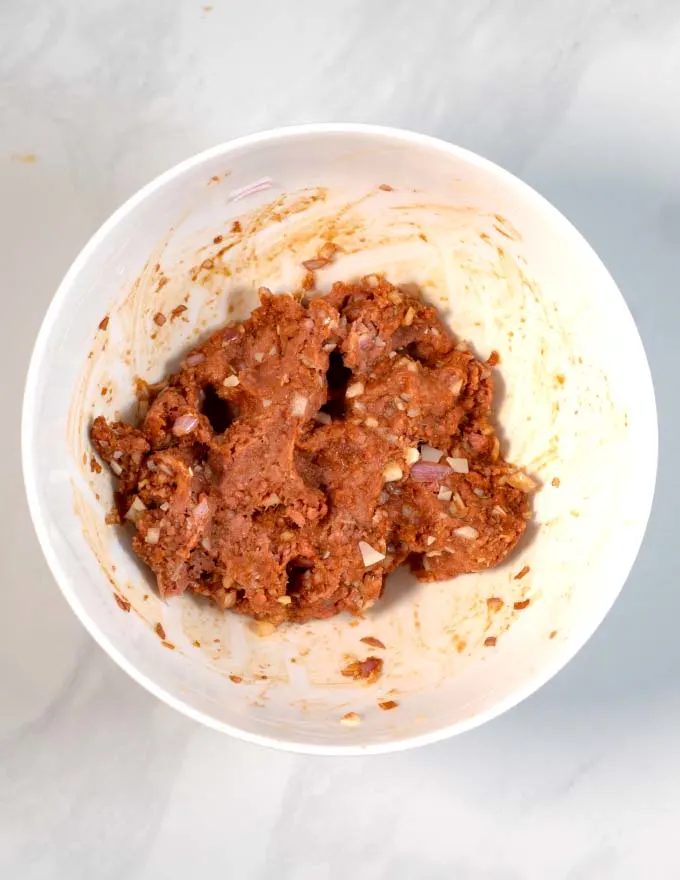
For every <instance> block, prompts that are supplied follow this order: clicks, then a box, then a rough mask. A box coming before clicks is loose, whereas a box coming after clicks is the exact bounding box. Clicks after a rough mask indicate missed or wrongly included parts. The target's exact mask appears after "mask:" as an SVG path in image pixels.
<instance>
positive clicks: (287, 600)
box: [276, 596, 293, 605]
mask: <svg viewBox="0 0 680 880" xmlns="http://www.w3.org/2000/svg"><path fill="white" fill-rule="evenodd" d="M276 601H277V602H278V603H279V605H290V603H291V602H292V601H293V600H292V599H291V598H290V596H279V598H278V599H277V600H276Z"/></svg>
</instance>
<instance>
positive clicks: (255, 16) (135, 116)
mask: <svg viewBox="0 0 680 880" xmlns="http://www.w3.org/2000/svg"><path fill="white" fill-rule="evenodd" d="M679 46H680V6H678V4H677V3H676V2H675V0H643V2H641V0H635V2H633V0H617V2H614V0H612V2H606V0H590V2H586V0H582V2H581V0H577V2H573V3H564V2H561V0H543V2H535V0H474V2H465V3H463V2H451V0H449V2H446V0H429V2H428V3H421V4H415V3H408V2H405V0H404V2H394V0H393V2H387V0H338V2H336V3H334V4H332V6H331V5H326V4H321V3H318V2H311V0H297V2H293V3H280V2H273V0H255V2H249V3H245V2H235V0H213V3H212V8H211V9H209V8H208V4H205V5H202V4H201V2H195V3H194V2H162V0H145V2H139V0H136V2H132V0H117V2H114V0H99V2H85V0H35V2H32V3H14V2H12V0H0V281H1V285H2V286H1V288H0V296H1V297H2V300H3V304H4V307H5V308H4V310H3V318H4V320H3V324H4V327H5V335H4V339H3V347H2V349H1V350H0V359H1V363H2V372H3V375H4V376H8V377H10V378H13V379H15V380H16V387H14V388H9V387H7V386H5V388H4V390H3V395H4V397H3V412H4V414H5V425H6V428H5V431H3V432H1V433H0V460H2V461H3V462H4V465H5V467H4V483H5V497H6V499H10V500H9V501H6V502H5V505H4V506H3V511H2V514H1V516H2V528H0V548H1V554H2V555H1V557H0V558H2V560H3V569H2V575H3V578H2V580H3V590H2V597H3V602H2V609H3V610H2V614H1V615H0V681H1V687H0V700H1V703H0V876H2V877H8V878H10V877H11V878H14V877H16V878H22V880H23V878H25V880H34V878H49V880H52V878H69V880H78V878H81V877H82V878H88V880H91V878H115V880H121V878H131V880H142V878H156V877H165V878H174V877H178V878H179V877H186V876H191V877H197V876H201V875H203V874H210V875H211V876H212V875H215V874H216V873H217V872H219V876H226V877H233V878H238V880H241V878H243V880H265V878H277V880H344V878H352V880H383V878H388V877H389V878H394V877H398V878H401V877H403V878H410V877H413V876H416V875H419V876H424V877H427V878H433V880H439V878H441V880H453V878H455V880H458V878H461V880H467V878H472V880H477V878H480V880H546V878H550V880H567V878H568V880H591V878H592V880H608V878H613V880H637V878H639V877H642V876H647V875H652V876H654V877H655V878H675V877H678V876H680V854H679V852H678V849H677V846H676V845H675V844H674V842H673V841H674V837H675V836H676V835H677V827H678V824H679V823H680V748H678V734H677V731H678V730H679V729H680V686H679V685H678V669H680V642H679V640H678V638H677V629H678V619H679V617H680V591H679V590H678V589H677V585H678V582H679V575H680V565H679V564H678V559H677V555H676V545H677V538H676V531H677V528H676V522H677V501H676V497H677V495H678V492H680V469H679V467H678V464H677V458H678V457H677V439H676V437H677V435H678V431H679V429H680V419H679V418H678V415H677V404H676V402H675V401H676V398H677V391H676V385H677V382H676V380H675V371H674V366H675V365H674V358H675V356H676V350H677V347H678V346H677V340H678V338H679V337H678V330H677V327H678V323H679V321H680V297H679V296H678V278H679V277H680V246H679V245H680V173H679V167H680V166H679V163H680V159H679V157H680V51H679V50H678V47H679ZM327 120H337V121H341V120H350V121H366V122H378V123H385V124H391V125H398V126H403V127H407V128H413V129H418V130H421V131H424V132H427V133H431V134H435V135H439V136H441V137H444V138H447V139H450V140H452V141H454V142H456V143H459V144H462V145H464V146H467V147H470V148H472V149H474V150H477V151H478V152H480V153H482V154H484V155H486V156H488V157H489V158H491V159H494V160H496V161H498V162H500V163H501V164H503V165H505V166H506V167H508V168H509V169H510V170H512V171H515V172H516V173H518V174H520V175H521V176H523V177H524V178H525V179H526V180H527V181H528V182H529V183H531V184H533V185H534V186H536V187H537V188H538V189H539V190H540V191H541V192H543V193H544V194H545V195H546V196H547V197H548V198H550V199H551V200H552V201H553V202H554V203H555V204H556V205H557V206H558V207H559V208H560V209H561V210H563V211H564V213H566V214H567V216H568V217H570V219H572V220H573V221H574V222H575V223H576V225H577V226H578V227H579V228H580V229H581V230H582V231H583V232H584V234H585V235H586V236H587V237H588V238H589V240H590V241H591V242H592V243H593V245H594V246H595V248H596V249H597V250H598V251H599V253H600V254H601V256H602V257H603V259H604V260H605V262H606V263H607V265H608V266H609V268H610V270H611V271H612V273H613V275H614V276H615V278H616V280H617V281H618V283H619V285H620V287H621V289H622V291H623V293H624V295H625V297H626V299H627V301H628V303H629V305H630V307H631V309H632V311H633V313H634V315H635V318H636V320H637V322H638V326H639V327H640V331H641V333H642V335H643V338H644V341H645V345H646V348H647V352H648V355H649V358H650V362H651V365H652V369H653V372H654V377H655V383H656V389H657V396H658V405H659V411H660V420H661V467H660V476H659V484H658V490H657V497H656V503H655V508H654V512H653V515H652V519H651V523H650V528H649V532H648V536H647V539H646V541H645V544H644V546H643V549H642V552H641V554H640V557H639V559H638V562H637V564H636V566H635V569H634V571H633V574H632V576H631V578H630V580H629V582H628V584H627V586H626V588H625V590H624V592H623V594H622V596H621V598H620V600H619V601H618V602H617V604H616V606H615V608H614V609H613V611H612V613H611V614H610V615H609V617H608V618H607V620H606V622H605V623H604V624H603V626H602V627H601V629H600V630H599V632H598V633H597V634H596V636H595V637H594V638H593V640H592V641H591V642H590V643H589V645H588V646H587V647H586V648H585V649H584V650H583V652H582V653H581V654H580V655H579V656H578V657H577V658H576V659H575V660H574V661H573V662H572V663H571V664H570V665H569V667H568V668H567V669H566V670H565V671H564V672H562V673H561V674H560V675H559V676H558V677H557V678H556V679H555V680H553V681H552V682H551V683H550V684H549V685H548V686H546V687H545V688H544V689H543V690H542V691H541V692H540V693H538V694H537V695H535V696H534V697H532V698H531V699H530V700H528V701H526V702H525V703H524V704H522V705H521V706H520V707H518V708H517V709H515V710H513V711H512V712H510V713H509V714H507V715H505V716H503V717H502V718H500V719H498V720H497V721H495V722H493V723H491V724H489V725H486V726H485V727H483V728H481V729H479V730H476V731H474V732H472V733H470V734H467V735H465V736H463V737H460V738H458V739H456V740H453V741H450V742H448V743H442V744H440V745H437V746H432V747H429V748H426V749H422V750H420V751H415V752H411V753H406V754H400V755H394V756H386V757H375V758H370V759H353V760H340V759H311V758H304V757H297V756H292V755H286V754H278V753H275V752H272V751H268V750H264V749H259V748H255V747H251V746H247V745H244V744H241V743H237V742H232V741H231V740H229V739H227V738H226V737H224V736H221V735H219V734H217V733H214V732H212V731H209V730H205V729H202V728H200V727H198V726H197V725H195V724H194V723H192V722H190V721H189V720H188V719H186V718H184V717H181V716H179V715H178V714H176V713H174V712H173V711H172V710H170V709H169V708H167V707H165V706H164V705H162V704H160V703H159V702H157V701H156V700H154V699H153V698H152V697H151V696H150V695H148V694H147V693H145V692H144V691H142V690H141V689H140V688H139V687H138V686H137V685H135V684H134V683H133V682H132V681H130V680H129V679H128V678H127V677H126V676H125V675H124V674H123V673H122V672H121V671H119V670H118V669H117V668H116V667H115V666H114V665H113V664H112V663H111V662H110V661H109V660H108V658H107V657H106V656H105V655H104V654H103V652H102V651H101V650H100V649H99V648H98V647H96V646H95V645H94V644H93V643H92V641H91V640H90V638H89V637H88V636H87V635H86V634H85V632H84V631H83V630H82V628H81V626H80V624H79V623H78V622H77V621H76V619H75V617H74V616H73V614H72V613H71V612H70V610H69V609H68V608H67V607H66V604H65V602H64V601H63V600H62V598H61V596H60V594H59V592H58V590H57V588H56V586H55V585H54V583H53V581H52V579H51V577H50V575H49V572H48V571H47V567H46V565H45V564H44V562H43V560H42V557H41V555H40V552H39V549H38V546H37V542H36V539H35V538H34V535H33V531H32V528H31V525H30V522H29V519H28V513H27V510H26V507H25V504H24V502H23V496H22V490H21V478H20V469H19V438H18V420H19V408H20V398H21V391H22V389H21V385H22V382H23V375H24V372H25V368H26V365H27V361H28V356H29V352H30V348H31V345H32V342H33V339H34V336H35V333H36V331H37V328H38V325H39V322H40V319H41V317H42V315H43V313H44V310H45V308H46V306H47V303H48V301H49V299H50V297H51V295H52V292H53V290H54V288H55V287H56V285H57V284H58V282H59V280H60V278H61V276H62V274H63V272H64V271H65V270H66V268H67V267H68V264H69V263H70V261H71V260H72V258H73V257H74V256H75V254H76V252H77V251H78V249H79V248H80V246H81V245H82V244H83V243H84V241H85V240H86V238H87V237H88V236H89V234H90V233H91V232H92V231H94V229H95V228H96V226H97V225H98V224H99V223H100V222H101V221H102V220H103V219H105V217H106V216H107V215H108V214H109V213H110V212H111V211H112V210H113V209H114V208H115V207H116V206H117V205H118V204H119V203H120V202H122V201H123V200H124V199H125V198H126V197H127V196H128V195H130V194H131V193H132V192H133V191H134V190H135V189H136V188H137V187H139V186H140V185H142V184H143V183H144V182H146V181H147V180H148V179H149V178H150V177H152V176H153V175H155V174H156V173H158V172H159V171H161V170H163V169H165V168H166V167H168V166H169V165H171V164H172V163H174V162H176V161H178V160H179V159H181V158H184V157H185V156H187V155H190V154H191V153H193V152H196V151H197V150H199V149H201V148H203V147H206V146H209V145H211V144H213V143H216V142H218V141H221V140H225V139H227V138H229V137H232V136H235V135H239V134H243V133H246V132H250V131H254V130H257V129H261V128H269V127H272V126H275V125H280V124H284V123H292V122H302V121H327ZM10 315H11V316H10ZM634 466H635V463H634V462H631V467H634Z"/></svg>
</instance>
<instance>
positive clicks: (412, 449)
mask: <svg viewBox="0 0 680 880" xmlns="http://www.w3.org/2000/svg"><path fill="white" fill-rule="evenodd" d="M404 458H405V459H406V464H415V463H416V462H417V461H418V460H419V459H420V451H419V449H418V447H417V446H409V448H408V449H407V450H406V452H405V453H404Z"/></svg>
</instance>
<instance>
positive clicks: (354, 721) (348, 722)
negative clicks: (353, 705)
mask: <svg viewBox="0 0 680 880" xmlns="http://www.w3.org/2000/svg"><path fill="white" fill-rule="evenodd" d="M340 724H342V725H343V726H344V727H358V726H359V725H360V724H361V715H357V713H356V712H347V714H346V715H343V716H342V718H341V719H340Z"/></svg>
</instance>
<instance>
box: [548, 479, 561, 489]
mask: <svg viewBox="0 0 680 880" xmlns="http://www.w3.org/2000/svg"><path fill="white" fill-rule="evenodd" d="M550 485H551V486H554V487H555V488H556V489H559V487H560V478H559V477H553V478H552V480H551V481H550Z"/></svg>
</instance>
